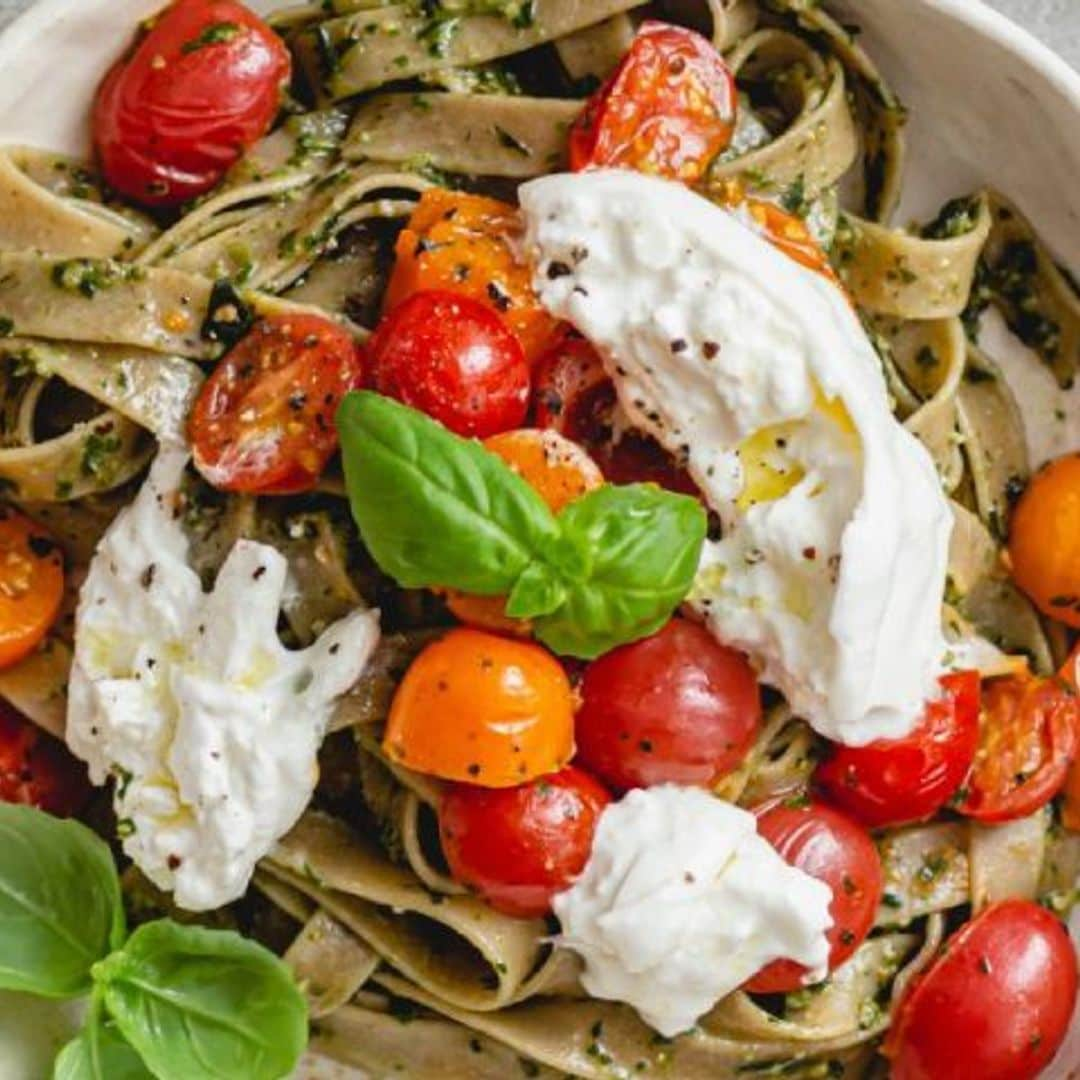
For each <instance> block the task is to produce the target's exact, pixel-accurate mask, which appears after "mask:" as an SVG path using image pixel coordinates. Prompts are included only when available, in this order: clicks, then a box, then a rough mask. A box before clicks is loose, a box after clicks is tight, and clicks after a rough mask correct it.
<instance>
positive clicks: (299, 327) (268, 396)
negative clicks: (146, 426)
mask: <svg viewBox="0 0 1080 1080" xmlns="http://www.w3.org/2000/svg"><path fill="white" fill-rule="evenodd" d="M362 377H363V357H362V355H361V353H360V351H359V349H358V347H357V345H356V342H355V341H353V338H352V336H351V335H350V334H349V333H348V331H347V330H344V329H343V328H342V327H340V326H338V325H337V324H336V323H332V322H330V321H329V320H328V319H323V318H320V317H319V316H317V315H277V316H274V317H272V318H267V319H263V320H261V321H260V322H257V323H256V324H255V325H254V326H253V327H252V328H251V330H250V331H249V332H248V334H247V335H246V336H245V337H243V338H241V340H240V341H239V342H237V344H236V345H235V346H234V347H233V348H232V349H231V350H230V351H229V352H228V353H226V355H225V356H224V357H223V358H222V360H221V361H220V362H219V363H218V366H217V367H216V368H215V369H214V371H213V373H212V374H211V375H210V378H209V379H207V380H206V382H205V383H204V384H203V387H202V390H201V391H200V392H199V397H198V398H197V399H196V402H195V407H194V408H193V409H192V412H191V418H190V420H189V422H188V427H189V434H190V437H191V442H192V445H193V449H194V459H195V466H196V468H198V470H199V472H201V473H202V475H203V476H204V477H206V479H207V480H208V481H209V482H210V483H211V484H213V485H214V487H216V488H219V489H220V490H222V491H233V492H242V493H246V494H253V495H270V494H290V493H292V492H298V491H306V490H309V489H310V488H312V487H313V486H314V485H315V483H316V482H317V481H318V479H319V477H320V476H321V475H322V472H323V470H324V469H325V468H326V464H327V462H328V461H329V460H330V458H331V457H332V456H333V454H334V451H335V450H337V447H338V436H337V429H336V428H335V427H334V414H335V412H336V411H337V406H338V404H339V403H340V402H341V399H342V398H343V397H344V396H345V394H346V393H348V391H349V390H354V389H356V388H357V387H358V386H359V385H360V383H361V381H362Z"/></svg>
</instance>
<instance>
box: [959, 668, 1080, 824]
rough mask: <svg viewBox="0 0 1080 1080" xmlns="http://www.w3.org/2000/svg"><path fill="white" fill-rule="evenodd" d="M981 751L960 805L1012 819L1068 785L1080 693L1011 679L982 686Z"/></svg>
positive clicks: (980, 815) (1079, 731) (1079, 728)
mask: <svg viewBox="0 0 1080 1080" xmlns="http://www.w3.org/2000/svg"><path fill="white" fill-rule="evenodd" d="M979 732H980V738H979V748H978V750H977V751H976V754H975V763H974V765H973V766H972V769H971V774H970V775H969V776H968V779H967V781H966V783H965V787H966V789H967V797H966V798H965V799H964V800H963V802H961V803H960V805H959V806H958V807H957V809H959V811H960V812H961V813H962V814H967V815H968V817H973V818H977V819H978V820H980V821H990V822H996V821H1011V820H1013V819H1014V818H1021V817H1027V816H1028V815H1029V814H1033V813H1035V811H1036V810H1038V809H1039V807H1040V806H1045V805H1046V803H1048V802H1049V801H1050V800H1051V799H1052V798H1053V797H1054V796H1055V795H1056V794H1057V793H1058V792H1059V791H1060V790H1061V789H1062V787H1063V786H1064V784H1065V774H1066V773H1067V772H1068V769H1069V764H1070V762H1072V760H1073V759H1074V758H1075V757H1076V749H1077V741H1078V738H1080V708H1078V706H1077V699H1076V693H1075V691H1073V690H1072V688H1071V687H1069V686H1067V685H1066V684H1065V683H1064V682H1061V681H1059V680H1057V679H1040V678H1037V677H1035V676H1034V675H1010V676H1006V677H1005V678H1001V679H991V680H990V681H989V682H987V683H985V684H984V686H983V693H982V712H981V715H980V718H979Z"/></svg>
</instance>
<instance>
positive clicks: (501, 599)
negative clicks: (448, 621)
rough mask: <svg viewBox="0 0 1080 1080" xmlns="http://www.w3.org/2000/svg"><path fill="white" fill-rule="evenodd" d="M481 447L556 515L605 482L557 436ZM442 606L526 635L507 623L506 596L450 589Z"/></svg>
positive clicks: (497, 439) (489, 626) (522, 434)
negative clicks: (491, 454)
mask: <svg viewBox="0 0 1080 1080" xmlns="http://www.w3.org/2000/svg"><path fill="white" fill-rule="evenodd" d="M484 446H486V447H487V448H488V450H490V451H491V452H492V453H493V454H498V455H499V457H501V458H502V459H503V461H505V462H506V463H507V464H508V465H509V466H510V468H511V469H513V470H514V472H516V473H517V474H518V475H519V476H520V477H521V478H522V479H523V480H525V481H526V482H527V483H529V484H530V485H531V486H532V487H533V488H535V489H536V491H537V493H538V494H539V495H540V497H541V498H542V499H543V500H544V502H546V503H547V504H548V506H549V507H550V508H551V509H552V511H554V513H556V514H557V513H558V512H559V511H560V510H562V509H563V507H564V506H566V505H567V504H568V503H572V502H573V501H574V500H575V499H580V498H581V496H582V495H585V494H587V493H588V492H590V491H595V490H596V488H598V487H600V486H601V485H602V484H603V483H604V476H603V473H601V472H600V469H599V467H598V466H597V465H596V463H595V462H594V461H593V460H592V458H590V457H589V455H588V454H586V453H585V451H584V450H582V449H581V447H580V446H578V445H577V443H573V442H571V441H570V440H569V439H566V438H563V436H562V435H560V434H559V433H558V432H557V431H535V430H532V429H528V428H526V429H522V430H519V431H507V432H504V433H503V434H501V435H493V436H492V437H491V438H490V439H486V440H485V441H484ZM446 603H447V606H448V607H449V608H450V610H451V611H452V612H453V613H454V614H455V615H456V616H457V617H458V618H459V619H460V620H461V621H462V622H464V623H468V624H469V625H470V626H478V627H481V628H482V629H484V630H494V631H496V632H500V633H510V634H517V635H520V636H527V635H528V634H529V632H530V627H529V623H528V622H527V621H526V620H523V619H511V618H510V617H509V616H508V615H507V614H506V613H505V608H506V597H505V596H471V595H469V594H468V593H461V592H457V591H456V590H453V589H450V590H448V591H447V594H446Z"/></svg>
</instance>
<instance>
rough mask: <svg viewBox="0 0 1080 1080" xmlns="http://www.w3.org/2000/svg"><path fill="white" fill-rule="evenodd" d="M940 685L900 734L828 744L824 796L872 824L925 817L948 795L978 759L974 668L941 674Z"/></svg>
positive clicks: (819, 774)
mask: <svg viewBox="0 0 1080 1080" xmlns="http://www.w3.org/2000/svg"><path fill="white" fill-rule="evenodd" d="M941 686H942V690H943V693H942V696H941V697H940V698H937V699H935V700H934V701H931V702H928V703H927V706H926V711H925V713H924V714H923V719H922V721H921V722H920V723H919V725H918V727H916V728H915V730H914V731H913V732H912V733H911V734H910V735H908V736H906V737H905V738H903V739H881V740H879V741H878V742H872V743H870V744H869V745H868V746H838V747H836V748H835V749H834V750H833V752H832V754H831V756H830V757H828V758H827V759H826V760H825V761H824V762H822V764H821V765H819V766H818V768H817V771H816V773H815V774H814V779H815V781H816V782H817V784H818V786H819V787H820V788H821V790H822V792H823V793H824V794H825V796H826V797H827V798H828V800H829V802H831V803H833V804H834V805H835V806H839V807H840V808H841V809H843V810H846V811H847V812H848V813H849V814H851V815H852V816H853V817H854V818H856V819H857V820H858V821H861V822H862V823H863V824H864V825H866V826H868V827H869V828H871V829H876V828H880V827H881V826H884V825H902V824H905V823H907V822H911V821H922V820H924V819H925V818H928V817H930V816H931V815H932V814H934V813H936V812H937V811H938V810H940V809H941V807H943V806H944V805H945V803H946V802H948V800H949V799H950V798H951V797H952V795H953V794H955V792H956V791H957V789H958V788H959V787H960V785H961V784H962V783H963V781H964V778H965V777H966V776H967V774H968V770H969V769H970V768H971V763H972V761H974V759H975V748H976V747H977V746H978V742H979V675H978V672H975V671H960V672H956V673H955V674H952V675H945V676H943V677H942V679H941Z"/></svg>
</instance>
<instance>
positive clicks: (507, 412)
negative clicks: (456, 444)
mask: <svg viewBox="0 0 1080 1080" xmlns="http://www.w3.org/2000/svg"><path fill="white" fill-rule="evenodd" d="M368 354H369V356H370V359H371V370H372V377H373V379H374V383H375V389H376V390H378V391H379V393H380V394H385V395H386V396H387V397H392V398H396V399H397V400H398V401H402V402H404V403H405V404H406V405H410V406H411V407H412V408H414V409H419V410H420V411H421V412H425V413H427V414H428V416H432V417H434V418H435V419H436V420H438V421H439V422H440V423H442V424H444V425H445V426H446V427H448V428H449V429H450V430H451V431H453V432H456V433H457V434H458V435H465V436H477V437H479V438H485V437H487V436H489V435H496V434H498V433H499V432H502V431H509V430H510V429H511V428H517V427H520V426H521V424H522V422H523V421H524V420H525V414H526V412H527V411H528V407H529V385H530V376H529V366H528V364H527V363H526V362H525V354H524V353H523V352H522V351H521V345H520V344H519V343H518V340H517V338H516V337H515V336H514V335H513V334H512V333H511V332H510V330H508V329H507V327H506V325H505V324H504V323H503V322H502V321H501V320H500V319H499V317H498V316H497V315H496V314H495V313H494V312H492V311H491V310H490V308H487V307H485V306H484V305H483V304H481V303H480V302H479V301H478V300H473V299H471V298H470V297H468V296H459V295H457V294H456V293H451V292H418V293H414V294H413V295H412V296H410V297H409V298H408V299H407V300H406V301H404V302H403V303H401V304H399V305H398V306H397V307H396V308H394V309H393V311H391V312H390V314H389V315H387V316H385V318H384V319H383V320H382V322H381V323H379V326H378V328H377V330H376V331H375V334H374V335H373V336H372V338H371V341H370V342H369V343H368Z"/></svg>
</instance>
